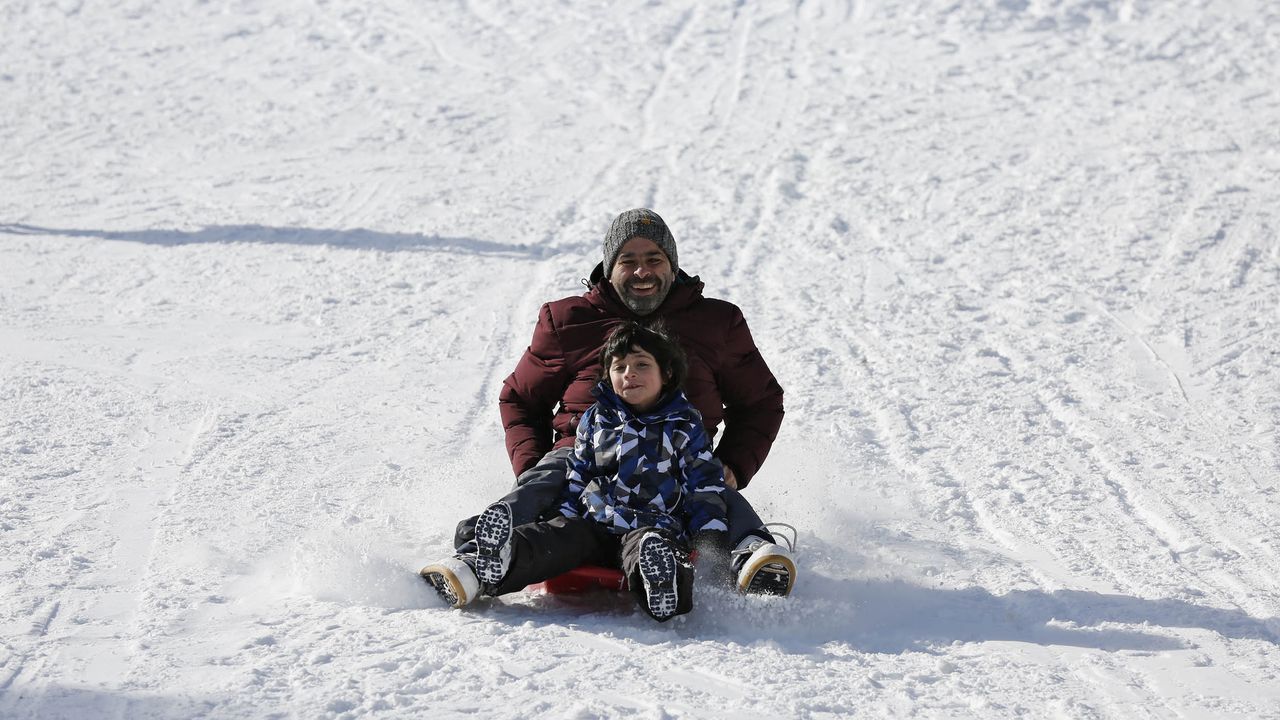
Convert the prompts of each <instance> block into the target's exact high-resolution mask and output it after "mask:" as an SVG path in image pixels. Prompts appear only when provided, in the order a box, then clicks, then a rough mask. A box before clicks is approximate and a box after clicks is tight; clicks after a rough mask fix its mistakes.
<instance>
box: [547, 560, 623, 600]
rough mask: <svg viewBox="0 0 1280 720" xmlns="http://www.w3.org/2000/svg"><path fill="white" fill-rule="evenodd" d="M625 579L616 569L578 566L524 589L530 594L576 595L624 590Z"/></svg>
mask: <svg viewBox="0 0 1280 720" xmlns="http://www.w3.org/2000/svg"><path fill="white" fill-rule="evenodd" d="M626 589H627V579H626V578H625V577H623V575H622V571H621V570H619V569H617V568H607V567H600V566H599V565H580V566H578V567H576V568H574V569H572V570H570V571H569V572H567V573H564V574H563V575H557V576H555V577H553V578H551V579H550V580H543V581H542V582H540V583H534V584H532V585H530V586H529V587H527V588H525V590H528V591H530V592H544V593H549V594H551V595H576V594H579V593H584V592H590V591H592V590H615V591H617V590H626Z"/></svg>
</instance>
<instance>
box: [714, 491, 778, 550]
mask: <svg viewBox="0 0 1280 720" xmlns="http://www.w3.org/2000/svg"><path fill="white" fill-rule="evenodd" d="M723 497H724V505H725V512H726V514H727V515H728V518H727V519H728V523H729V546H730V547H733V546H735V545H737V544H738V543H740V542H742V539H743V538H745V537H746V536H748V535H754V536H756V537H758V538H760V539H762V540H768V541H769V542H773V541H774V538H773V535H771V534H770V533H769V531H768V530H766V529H765V527H764V521H763V520H761V519H760V516H759V515H757V514H756V511H755V509H754V508H752V507H751V503H749V502H747V499H746V498H745V497H743V496H742V493H740V492H738V491H737V490H733V489H730V488H725V491H724V495H723Z"/></svg>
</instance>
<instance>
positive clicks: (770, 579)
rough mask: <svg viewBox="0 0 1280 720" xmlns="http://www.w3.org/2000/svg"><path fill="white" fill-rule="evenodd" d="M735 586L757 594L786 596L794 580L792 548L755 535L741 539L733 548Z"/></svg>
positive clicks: (794, 568)
mask: <svg viewBox="0 0 1280 720" xmlns="http://www.w3.org/2000/svg"><path fill="white" fill-rule="evenodd" d="M733 570H734V572H735V574H736V575H737V578H738V589H739V590H741V591H742V592H747V593H755V594H758V595H789V594H791V588H792V586H793V585H795V582H796V564H795V561H793V560H792V559H791V551H790V550H787V549H786V548H784V547H782V546H781V545H778V544H776V543H772V542H770V541H768V540H765V539H764V538H761V537H757V536H755V535H748V536H746V537H745V538H743V539H742V540H741V541H740V542H739V543H738V547H736V548H735V549H734V551H733Z"/></svg>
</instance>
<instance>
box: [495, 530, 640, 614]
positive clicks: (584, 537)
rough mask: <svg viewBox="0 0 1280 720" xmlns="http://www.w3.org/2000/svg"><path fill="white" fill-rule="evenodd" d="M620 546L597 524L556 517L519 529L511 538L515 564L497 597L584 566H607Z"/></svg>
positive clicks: (497, 587) (508, 571)
mask: <svg viewBox="0 0 1280 720" xmlns="http://www.w3.org/2000/svg"><path fill="white" fill-rule="evenodd" d="M616 557H617V543H616V541H615V540H613V539H612V538H611V536H610V535H609V533H608V532H606V531H605V529H604V528H603V527H601V525H600V524H599V523H597V522H594V521H591V520H587V519H585V518H567V517H554V518H551V519H550V520H546V521H542V522H535V523H529V524H526V525H521V526H520V527H517V528H516V529H515V531H514V532H513V533H512V536H511V565H510V568H509V569H508V570H507V575H506V577H505V578H503V579H502V582H501V583H498V584H497V585H496V586H494V587H493V590H492V594H493V595H504V594H506V593H511V592H518V591H520V590H523V589H524V587H525V586H526V585H529V584H530V583H536V582H542V581H543V580H547V579H549V578H553V577H555V576H557V575H560V574H563V573H566V572H568V571H570V570H572V569H574V568H576V567H578V566H579V565H583V564H607V563H609V562H611V561H612V560H613V559H614V558H616Z"/></svg>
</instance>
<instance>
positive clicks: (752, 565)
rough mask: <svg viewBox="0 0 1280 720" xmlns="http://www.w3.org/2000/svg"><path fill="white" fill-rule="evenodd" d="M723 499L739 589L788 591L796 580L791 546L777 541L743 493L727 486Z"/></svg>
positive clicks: (787, 592) (776, 592)
mask: <svg viewBox="0 0 1280 720" xmlns="http://www.w3.org/2000/svg"><path fill="white" fill-rule="evenodd" d="M724 503H725V509H726V511H727V514H728V520H729V546H730V547H732V548H733V553H732V557H733V560H732V566H733V572H734V576H735V578H736V581H737V584H738V589H740V590H742V591H744V592H749V593H758V594H762V595H789V594H790V593H791V588H792V586H794V585H795V581H796V564H795V560H793V559H792V558H791V550H789V549H788V548H784V547H782V546H781V545H779V544H778V543H777V539H776V538H774V536H773V534H772V533H770V532H769V531H768V530H766V529H765V527H764V521H762V520H761V519H760V516H759V515H757V514H756V511H755V510H754V509H752V507H751V503H749V502H747V499H746V498H744V497H742V493H740V492H738V491H737V490H725V493H724Z"/></svg>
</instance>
